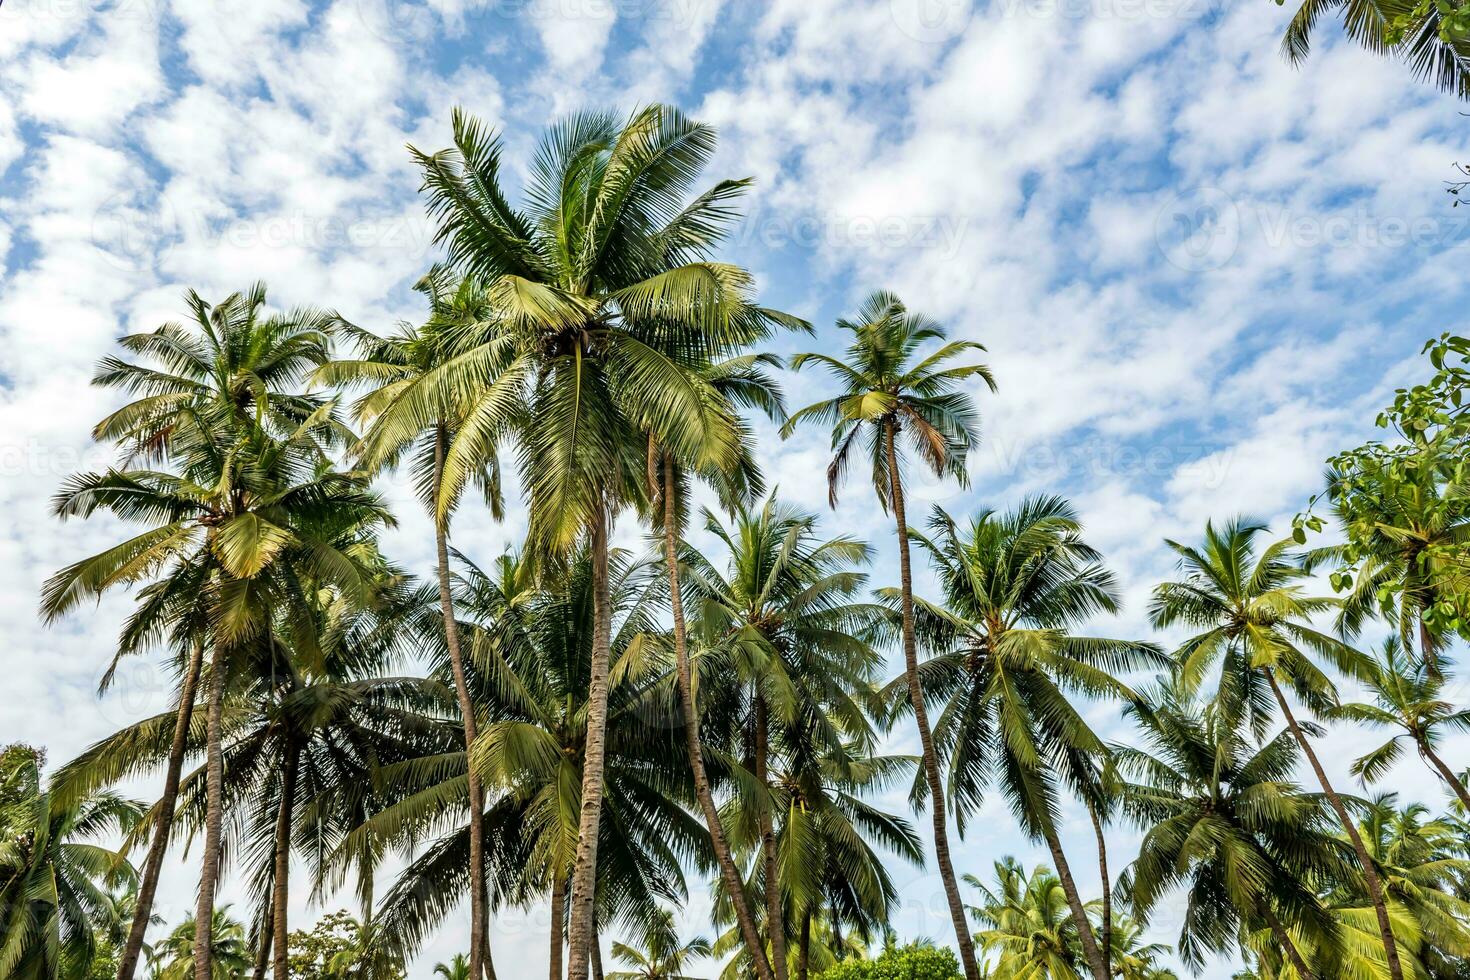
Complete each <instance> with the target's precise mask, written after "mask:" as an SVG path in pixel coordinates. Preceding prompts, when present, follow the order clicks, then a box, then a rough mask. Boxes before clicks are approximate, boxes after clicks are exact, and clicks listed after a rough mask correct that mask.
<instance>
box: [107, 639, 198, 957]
mask: <svg viewBox="0 0 1470 980" xmlns="http://www.w3.org/2000/svg"><path fill="white" fill-rule="evenodd" d="M203 668H204V641H203V640H202V639H198V640H195V641H194V648H193V650H192V651H190V653H189V665H188V666H187V667H185V668H184V677H183V687H182V688H180V690H179V710H178V715H177V717H176V718H175V720H174V740H173V744H172V745H170V746H169V750H168V773H167V775H165V776H164V778H163V796H161V797H160V798H159V800H158V806H157V808H156V809H157V813H158V817H157V820H156V822H155V823H154V825H153V841H152V843H150V844H149V845H148V857H147V858H146V859H144V861H143V877H142V879H141V880H140V881H139V882H138V900H137V904H136V905H134V906H133V921H132V924H131V925H130V926H129V927H128V938H127V941H126V943H125V944H124V945H123V951H122V958H121V959H120V960H119V961H118V966H117V980H133V972H134V971H135V970H136V969H137V968H138V958H139V957H140V956H141V955H142V954H143V937H144V935H145V934H146V933H147V932H148V920H149V919H151V918H152V917H153V897H154V895H156V894H157V892H158V876H159V874H160V872H161V871H162V870H163V857H164V854H165V852H167V851H168V835H169V833H170V832H171V831H172V830H173V825H174V808H175V806H177V804H178V799H179V777H180V774H181V773H182V771H183V768H184V752H185V750H186V749H187V748H188V745H189V724H190V723H191V722H192V721H193V720H194V696H195V693H196V690H197V688H198V687H199V674H200V673H201V671H202V670H203Z"/></svg>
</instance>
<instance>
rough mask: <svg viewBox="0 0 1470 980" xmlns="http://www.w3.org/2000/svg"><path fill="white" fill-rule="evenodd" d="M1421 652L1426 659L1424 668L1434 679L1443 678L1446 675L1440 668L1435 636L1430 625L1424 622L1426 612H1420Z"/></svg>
mask: <svg viewBox="0 0 1470 980" xmlns="http://www.w3.org/2000/svg"><path fill="white" fill-rule="evenodd" d="M1419 652H1420V654H1421V655H1422V656H1423V657H1424V666H1425V668H1426V669H1427V670H1428V671H1429V674H1430V676H1432V677H1443V676H1444V673H1443V672H1442V671H1441V670H1440V666H1439V653H1438V648H1437V645H1436V644H1435V642H1434V634H1432V633H1431V632H1429V624H1428V623H1426V622H1425V621H1424V612H1423V610H1420V612H1419Z"/></svg>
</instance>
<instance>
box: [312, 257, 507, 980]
mask: <svg viewBox="0 0 1470 980" xmlns="http://www.w3.org/2000/svg"><path fill="white" fill-rule="evenodd" d="M415 288H416V289H417V290H418V291H419V292H420V293H422V294H424V295H425V296H427V297H428V299H429V305H430V316H429V320H428V322H427V323H426V324H424V326H423V327H422V328H419V329H415V328H414V327H412V326H411V325H408V324H402V325H400V329H399V331H398V333H397V334H395V335H393V336H391V337H387V338H382V337H378V336H376V335H374V334H371V333H369V332H367V331H366V330H362V329H361V328H359V327H357V326H355V325H353V324H349V323H346V322H343V323H341V324H339V326H338V330H339V332H340V333H342V334H343V335H344V336H345V337H347V338H349V339H350V340H352V342H353V343H354V345H355V346H356V347H357V353H358V355H359V356H358V357H357V358H354V359H339V360H335V361H332V362H331V363H329V364H326V365H324V366H322V367H321V368H320V369H318V371H317V372H316V378H317V379H318V380H319V381H322V382H324V383H327V384H334V385H344V386H354V385H360V384H367V385H371V386H372V389H371V390H370V391H369V392H368V393H367V394H366V395H364V396H363V397H362V398H361V399H360V400H359V401H358V403H357V408H356V415H357V419H358V421H360V422H364V423H372V422H373V421H374V420H375V419H376V418H378V417H379V416H380V415H381V414H382V413H383V412H384V411H385V410H387V409H388V408H389V406H391V405H392V404H393V401H394V399H395V398H397V397H398V396H399V395H400V394H401V393H402V392H404V391H405V390H406V389H408V388H410V387H411V386H413V385H414V384H415V383H416V382H419V381H421V380H422V379H423V377H424V375H426V374H427V373H429V372H431V371H434V370H436V369H438V368H441V367H442V366H443V365H444V363H445V362H446V361H447V360H449V357H450V354H449V346H450V344H451V343H452V342H453V340H454V338H455V337H456V336H458V335H459V334H461V333H462V332H463V331H464V330H465V329H466V328H468V327H470V326H471V325H473V324H476V323H479V322H481V321H483V320H485V319H486V318H487V317H489V316H490V309H489V305H488V303H487V300H486V295H485V292H484V290H483V289H482V288H481V287H480V286H479V284H478V283H477V282H476V281H475V280H474V279H471V278H464V279H461V280H459V281H458V282H455V281H454V280H453V279H452V278H451V277H450V276H449V275H448V274H447V273H446V272H445V271H444V270H443V269H439V268H436V269H433V270H431V271H430V272H429V274H428V275H426V276H424V278H423V279H422V280H420V281H419V282H418V284H417V285H416V287H415ZM466 421H467V420H466V419H465V418H464V417H462V416H461V415H457V414H451V410H450V409H449V408H448V407H445V408H444V409H442V410H441V413H440V415H439V416H438V417H436V418H434V419H433V420H432V422H431V423H430V424H429V425H428V426H427V427H426V429H425V430H424V431H423V432H422V433H419V434H417V437H416V438H415V439H414V440H412V441H411V442H410V443H409V444H407V445H405V446H403V447H401V451H403V452H406V453H408V454H410V455H411V457H412V466H413V471H414V473H415V479H416V483H417V487H418V489H419V491H420V493H421V495H422V496H423V497H424V498H425V503H426V505H427V506H428V508H429V511H430V514H431V515H432V516H433V518H434V549H435V556H436V562H437V565H436V572H437V578H438V587H439V608H440V615H441V616H442V618H443V628H444V636H445V642H446V645H447V650H448V654H449V665H450V671H451V673H452V675H453V678H454V693H455V697H456V698H457V700H458V703H459V712H460V717H461V719H462V725H463V728H464V738H465V748H466V750H468V749H469V747H470V746H472V745H473V744H474V741H475V738H476V737H477V736H478V734H479V726H478V722H477V720H476V718H475V709H474V704H473V703H472V701H471V700H470V691H469V683H468V681H467V680H466V677H465V663H464V654H463V652H462V649H461V645H460V636H459V629H458V626H457V623H456V620H455V615H454V599H453V596H452V594H451V591H450V571H449V520H450V515H451V512H452V510H453V508H454V505H455V504H457V503H458V493H457V492H456V493H455V494H454V495H453V496H451V497H450V498H448V499H447V501H446V506H444V507H440V506H439V499H440V497H441V492H442V489H443V487H444V466H445V462H446V454H447V452H448V450H449V446H450V442H451V440H452V439H453V437H454V435H455V433H457V432H459V431H460V430H461V429H462V428H463V427H464V425H465V423H466ZM376 462H377V463H378V465H379V466H382V465H386V463H388V462H390V460H380V461H376ZM480 464H481V465H480V467H479V468H478V469H477V470H476V471H475V472H474V473H473V474H472V477H471V478H472V479H473V480H474V481H475V482H476V483H478V484H479V485H480V486H481V488H482V489H483V490H484V495H485V499H486V500H487V502H488V503H489V505H490V509H491V511H492V513H493V514H494V515H495V516H496V517H499V516H501V511H502V501H501V495H500V468H499V462H498V459H497V458H496V456H495V454H494V453H493V446H491V447H490V451H488V452H487V453H486V454H485V455H483V456H482V457H481V459H480ZM466 779H467V782H468V790H469V805H470V812H471V813H483V812H484V809H485V798H484V788H483V786H482V785H481V783H480V777H479V774H478V773H477V772H475V771H474V770H473V769H471V770H470V771H469V772H468V773H467V774H466ZM468 825H469V835H470V837H469V846H470V854H469V875H470V888H469V892H470V954H469V957H470V975H471V976H472V977H474V978H475V980H479V978H480V976H481V974H482V971H484V970H485V964H484V962H483V959H484V957H483V953H482V950H484V949H486V948H488V946H489V941H490V935H489V929H490V919H489V913H488V910H487V907H486V903H487V901H488V896H487V894H486V891H485V838H484V827H483V825H482V821H479V820H470V821H469V824H468ZM491 976H492V977H493V970H492V972H491Z"/></svg>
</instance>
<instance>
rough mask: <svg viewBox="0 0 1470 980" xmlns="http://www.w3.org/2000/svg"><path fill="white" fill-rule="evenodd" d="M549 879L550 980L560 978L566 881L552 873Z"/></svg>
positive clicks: (556, 873) (561, 974) (559, 875)
mask: <svg viewBox="0 0 1470 980" xmlns="http://www.w3.org/2000/svg"><path fill="white" fill-rule="evenodd" d="M552 874H553V875H554V877H553V878H552V879H551V980H561V978H562V976H563V975H564V974H563V973H562V958H561V950H562V916H563V910H564V909H565V908H566V904H567V893H566V887H567V883H566V879H565V878H563V877H562V875H561V872H559V871H555V872H552Z"/></svg>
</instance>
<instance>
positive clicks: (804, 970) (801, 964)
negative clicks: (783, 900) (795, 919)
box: [796, 909, 812, 980]
mask: <svg viewBox="0 0 1470 980" xmlns="http://www.w3.org/2000/svg"><path fill="white" fill-rule="evenodd" d="M811 962H812V910H811V909H807V910H806V911H805V912H803V913H802V914H801V946H800V947H799V948H798V950H797V953H796V980H807V977H808V975H809V974H810V972H811Z"/></svg>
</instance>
